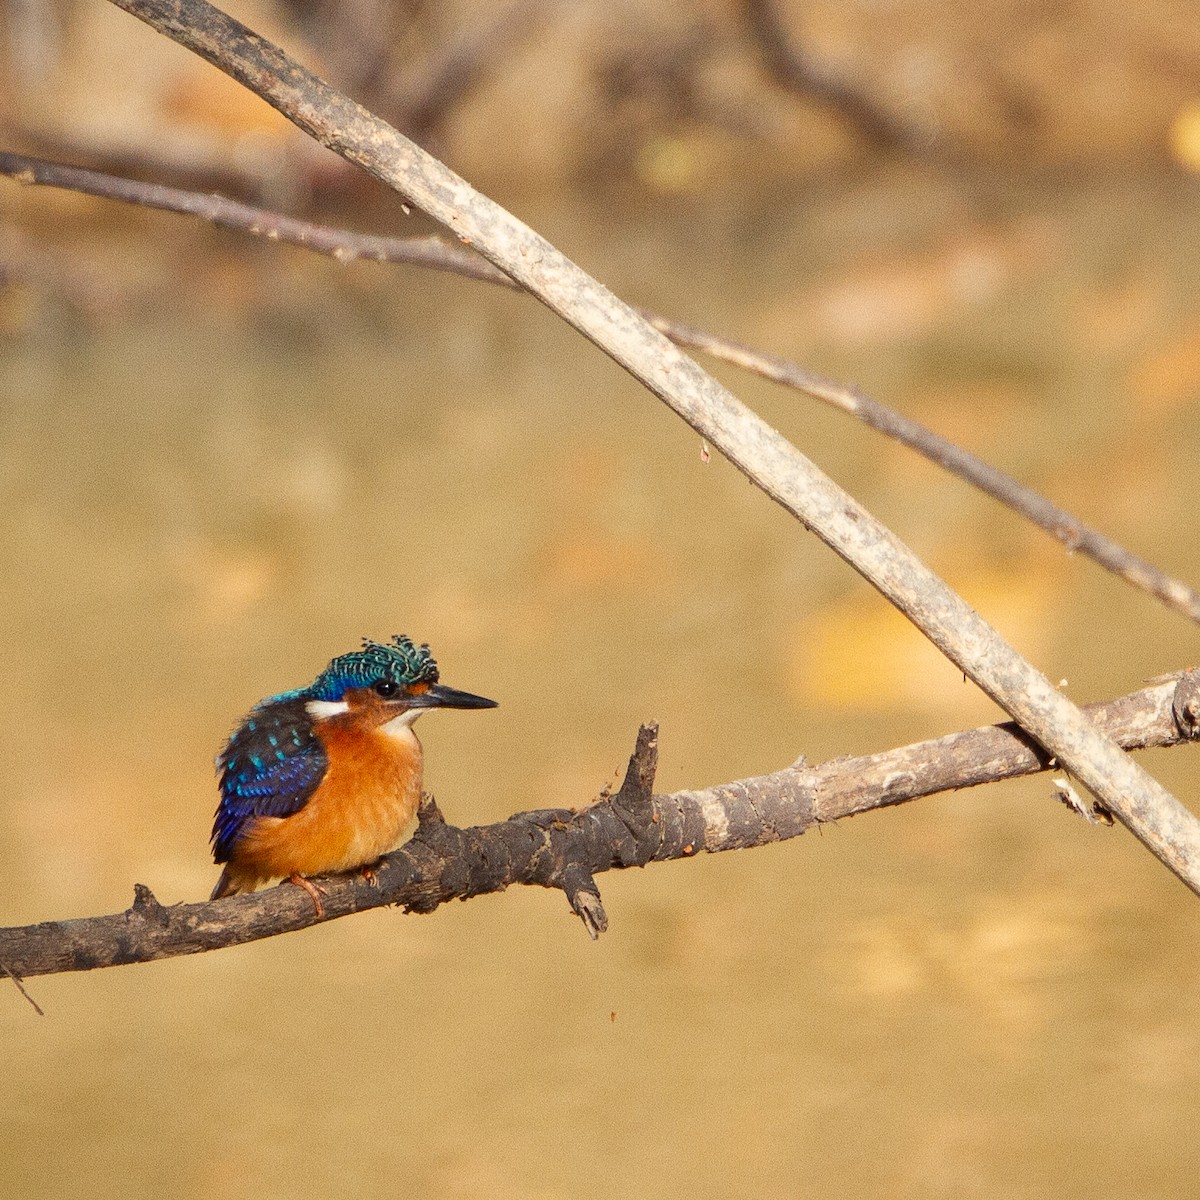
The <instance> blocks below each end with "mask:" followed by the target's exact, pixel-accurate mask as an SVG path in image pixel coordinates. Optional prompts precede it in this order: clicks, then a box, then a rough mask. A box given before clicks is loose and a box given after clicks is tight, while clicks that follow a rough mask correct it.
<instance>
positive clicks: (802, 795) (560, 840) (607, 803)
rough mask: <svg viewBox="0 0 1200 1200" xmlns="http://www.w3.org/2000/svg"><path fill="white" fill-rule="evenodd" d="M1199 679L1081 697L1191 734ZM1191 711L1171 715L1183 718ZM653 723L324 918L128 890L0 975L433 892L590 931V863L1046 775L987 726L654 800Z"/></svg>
mask: <svg viewBox="0 0 1200 1200" xmlns="http://www.w3.org/2000/svg"><path fill="white" fill-rule="evenodd" d="M1197 696H1200V673H1196V672H1190V673H1188V674H1186V675H1184V676H1183V677H1182V678H1181V679H1180V680H1179V681H1178V683H1175V682H1168V683H1162V684H1158V685H1157V686H1155V687H1151V688H1146V689H1144V690H1142V691H1140V692H1135V693H1133V694H1132V695H1129V696H1123V697H1121V698H1120V699H1118V700H1113V701H1110V702H1108V703H1105V704H1097V705H1092V706H1090V707H1089V708H1088V710H1087V711H1088V714H1089V716H1091V717H1092V719H1093V720H1094V721H1095V722H1096V723H1097V725H1099V726H1100V728H1102V729H1103V730H1104V731H1105V732H1106V733H1107V734H1108V735H1109V736H1111V737H1113V738H1114V739H1116V740H1117V741H1118V742H1119V743H1120V744H1121V745H1122V746H1124V747H1126V748H1127V749H1142V748H1146V747H1149V746H1171V745H1176V744H1178V743H1180V742H1184V741H1188V740H1189V739H1191V738H1194V737H1196V736H1197V730H1198V726H1197V723H1196V720H1195V713H1196V712H1200V707H1198V706H1197ZM1189 711H1190V712H1191V713H1192V715H1191V716H1188V715H1186V714H1187V713H1188V712H1189ZM657 757H658V731H657V727H656V726H654V725H644V726H643V727H642V728H641V730H640V731H639V732H638V738H637V746H636V748H635V750H634V753H633V756H632V757H631V758H630V760H629V768H628V770H627V771H626V774H625V780H624V782H623V783H622V785H621V788H620V790H619V791H617V792H616V793H614V794H613V795H611V796H606V797H602V798H601V799H600V800H598V801H597V802H596V803H594V804H591V805H589V806H588V807H586V808H583V809H580V810H578V811H576V810H574V809H569V808H554V809H540V810H537V811H534V812H524V813H518V814H517V815H516V816H513V817H510V818H509V819H508V820H507V821H500V822H498V823H496V824H494V825H481V826H475V827H473V828H469V829H459V828H457V827H455V826H453V825H447V824H446V823H445V821H444V820H443V819H442V815H441V813H440V812H439V811H438V809H437V806H436V804H434V803H433V801H432V800H429V801H427V802H426V804H425V805H424V806H423V807H422V810H421V823H420V826H419V828H418V830H417V832H416V834H415V835H414V836H413V838H412V839H411V840H410V841H409V842H407V843H406V844H405V845H404V846H401V847H400V849H399V850H396V851H394V852H393V853H392V854H389V855H388V856H387V857H386V858H385V859H383V860H382V862H381V864H380V865H379V867H378V868H377V869H376V878H375V882H374V884H372V883H369V882H368V881H367V880H365V879H364V878H363V877H362V876H361V875H360V874H357V873H355V874H351V875H340V876H333V877H330V878H329V879H327V880H323V881H322V882H323V886H325V887H326V888H327V894H326V895H325V896H324V898H323V904H324V908H325V915H324V917H318V916H317V915H316V914H315V912H314V909H313V904H312V901H311V900H310V899H309V897H308V895H307V894H306V893H305V892H304V891H302V890H301V889H300V888H297V887H293V886H291V885H290V884H288V885H283V886H280V887H277V888H270V889H268V890H266V891H263V892H256V893H255V894H253V895H249V896H231V897H229V898H227V899H224V900H216V901H210V902H208V903H202V904H175V905H170V906H165V905H162V904H159V902H158V901H157V900H156V899H155V898H154V896H153V894H152V893H151V892H150V889H149V888H147V887H145V886H144V885H142V884H137V885H136V886H135V889H134V902H133V904H132V906H131V907H130V908H128V909H126V910H125V911H124V912H120V913H114V914H112V915H110V916H102V917H85V918H82V919H80V920H74V921H46V922H43V923H42V924H39V925H28V926H24V927H20V928H12V929H0V970H3V972H4V973H7V974H11V975H12V976H14V977H15V978H17V979H20V978H22V977H28V976H30V975H46V974H52V973H55V972H61V971H87V970H91V969H92V968H94V967H114V966H121V965H123V964H126V963H135V962H149V961H151V960H153V959H158V958H170V957H174V956H176V955H181V954H196V953H199V952H200V951H202V950H216V949H220V948H221V947H223V946H235V945H239V944H240V943H242V942H251V941H255V940H257V939H259V938H264V937H272V936H274V935H275V934H280V933H288V932H291V931H292V930H296V929H304V928H305V927H307V926H309V925H315V924H317V923H319V922H320V921H321V920H333V919H334V918H336V917H344V916H347V915H349V914H350V913H354V912H362V911H363V910H365V909H369V908H378V907H380V906H382V905H389V904H394V905H399V906H400V907H401V908H403V909H404V910H405V911H407V912H419V913H429V912H433V910H434V909H436V908H437V907H438V906H439V905H441V904H445V903H446V902H447V901H448V900H466V899H468V898H469V897H471V896H479V895H483V894H484V893H487V892H500V891H503V890H504V889H505V888H508V887H510V886H512V885H513V884H536V885H538V886H541V887H547V888H557V889H560V890H561V891H562V892H563V893H564V894H565V895H566V897H567V900H568V902H569V903H570V905H571V908H572V909H573V910H574V912H575V913H576V914H577V915H578V916H579V917H580V919H581V920H582V921H583V923H584V926H585V927H586V928H587V930H588V932H589V933H590V934H591V935H592V937H596V936H597V935H598V934H599V933H601V932H603V931H604V929H605V928H606V926H607V917H606V915H605V912H604V906H603V904H602V903H601V901H600V892H599V889H598V887H597V886H596V882H595V877H596V876H597V875H599V874H602V873H603V872H605V871H612V870H620V869H623V868H625V867H643V866H646V865H647V864H648V863H651V862H663V861H666V860H668V859H677V858H690V857H692V856H693V855H696V854H699V853H700V852H701V851H707V852H708V853H717V852H718V851H721V850H742V849H747V848H749V847H752V846H763V845H766V844H767V843H770V842H779V841H784V840H786V839H788V838H794V837H799V836H800V835H801V834H802V833H804V832H805V831H806V830H808V829H810V828H812V826H813V825H818V824H824V823H828V822H831V821H836V820H838V819H839V818H841V817H847V816H852V815H854V814H855V813H861V812H866V811H868V810H870V809H874V808H884V807H887V806H889V805H894V804H902V803H904V802H905V801H908V800H914V799H917V798H918V797H920V796H927V795H930V794H932V793H934V792H940V791H948V790H952V789H955V788H964V787H972V786H974V785H976V784H979V783H985V782H990V781H993V780H998V779H1007V778H1011V777H1013V776H1016V775H1028V774H1032V773H1033V772H1036V771H1041V770H1045V769H1046V768H1047V767H1048V766H1049V765H1050V760H1049V758H1048V756H1047V755H1046V754H1045V752H1044V751H1042V750H1041V749H1040V748H1038V747H1037V746H1036V745H1035V744H1034V743H1033V742H1032V741H1031V740H1030V739H1029V737H1028V736H1027V735H1026V734H1024V733H1022V731H1021V730H1020V729H1019V728H1018V727H1017V726H1016V725H1014V724H1011V723H1009V724H1005V725H987V726H984V727H982V728H980V729H971V730H966V731H964V732H962V733H955V734H951V735H950V736H948V737H944V738H938V739H936V740H935V741H929V742H919V743H916V744H915V745H911V746H904V747H901V748H899V749H896V750H889V751H886V752H884V753H882V754H873V755H868V756H865V757H861V758H840V759H833V760H831V761H829V762H826V763H823V764H820V765H818V766H813V767H809V766H805V765H802V764H797V765H795V766H792V767H788V768H786V769H785V770H782V771H776V772H774V773H772V774H770V775H762V776H758V777H757V778H753V779H742V780H738V781H737V782H734V783H728V784H722V785H720V786H717V787H712V788H705V789H703V790H699V791H686V792H674V793H671V794H668V795H657V796H656V795H654V794H653V786H654V771H655V766H656V763H657Z"/></svg>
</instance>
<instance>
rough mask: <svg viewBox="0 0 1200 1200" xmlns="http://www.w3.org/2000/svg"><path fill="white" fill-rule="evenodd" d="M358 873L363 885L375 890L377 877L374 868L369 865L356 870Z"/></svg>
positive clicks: (377, 883)
mask: <svg viewBox="0 0 1200 1200" xmlns="http://www.w3.org/2000/svg"><path fill="white" fill-rule="evenodd" d="M358 873H359V874H360V875H361V876H362V877H363V880H364V882H365V883H367V884H368V885H369V886H370V887H373V888H377V887H378V886H379V876H378V875H376V874H375V867H374V865H373V864H371V863H367V864H366V866H362V867H359V868H358Z"/></svg>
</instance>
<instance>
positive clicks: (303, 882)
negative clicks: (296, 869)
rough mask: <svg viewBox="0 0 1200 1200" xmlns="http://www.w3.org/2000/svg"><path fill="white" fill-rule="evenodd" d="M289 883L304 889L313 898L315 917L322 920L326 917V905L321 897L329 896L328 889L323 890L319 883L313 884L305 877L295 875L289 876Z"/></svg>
mask: <svg viewBox="0 0 1200 1200" xmlns="http://www.w3.org/2000/svg"><path fill="white" fill-rule="evenodd" d="M288 883H294V884H295V885H296V887H298V888H303V889H304V890H305V891H306V892H307V893H308V894H309V896H311V897H312V902H313V915H314V916H316V917H318V918H320V917H323V916H324V915H325V905H323V904H322V903H321V897H322V896H328V895H329V890H328V889H327V888H323V887H322V886H321V885H320V884H319V883H313V881H312V880H311V879H308V878H306V877H305V876H304V875H300V874H295V873H293V874H292V875H289V876H288Z"/></svg>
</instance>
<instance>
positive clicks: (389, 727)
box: [380, 708, 425, 738]
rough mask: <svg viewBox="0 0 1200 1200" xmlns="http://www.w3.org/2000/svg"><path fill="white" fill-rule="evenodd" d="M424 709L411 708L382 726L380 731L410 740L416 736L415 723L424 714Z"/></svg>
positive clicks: (390, 735)
mask: <svg viewBox="0 0 1200 1200" xmlns="http://www.w3.org/2000/svg"><path fill="white" fill-rule="evenodd" d="M423 712H425V709H423V708H409V709H406V710H405V711H404V712H402V713H401V714H400V715H399V716H397V717H393V718H392V719H391V720H390V721H389V722H388V723H387V724H386V725H381V726H380V729H382V730H383V732H384V733H386V734H387V735H388V737H394V738H410V737H413V736H414V734H413V732H412V727H413V722H414V721H415V720H416V719H417V718H418V717H419V716H420V715H421V714H422V713H423Z"/></svg>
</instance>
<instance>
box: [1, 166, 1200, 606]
mask: <svg viewBox="0 0 1200 1200" xmlns="http://www.w3.org/2000/svg"><path fill="white" fill-rule="evenodd" d="M0 175H7V176H9V177H10V178H11V179H15V180H17V181H18V182H21V183H26V184H40V185H43V186H47V187H59V188H67V189H69V190H71V191H76V192H84V193H86V194H87V195H91V196H101V197H104V198H106V199H110V200H120V201H123V202H124V203H127V204H137V205H141V206H143V207H146V208H156V209H161V210H164V211H167V212H178V213H187V214H189V215H191V216H196V217H200V218H201V219H203V220H206V221H209V222H211V223H212V224H214V225H217V226H220V227H221V228H224V229H232V230H238V231H240V232H243V233H248V234H251V235H252V236H254V237H261V238H265V239H266V240H268V241H273V242H287V243H289V244H291V245H295V246H301V247H303V248H304V249H306V250H313V251H316V252H317V253H318V254H326V255H328V256H329V257H331V258H334V259H336V260H337V261H338V262H343V263H345V262H353V261H355V260H356V259H369V260H370V261H372V262H380V263H397V264H400V263H402V264H406V265H409V266H417V267H426V268H429V269H431V270H435V271H446V272H449V273H451V274H455V275H462V276H465V277H467V278H469V279H477V280H482V281H483V282H485V283H494V284H498V285H500V286H502V287H508V288H513V289H516V290H520V289H519V288H518V286H517V284H515V283H514V282H513V281H512V280H511V279H509V277H508V276H507V275H505V274H504V273H503V272H502V271H500V270H498V269H497V268H496V267H493V266H492V264H491V263H489V262H487V261H486V260H485V259H482V258H480V257H479V255H478V254H476V253H474V252H473V251H471V250H466V249H464V248H462V247H460V246H451V245H447V244H446V243H445V242H443V241H441V240H440V239H438V238H436V237H409V238H400V237H383V236H379V235H375V234H364V233H354V232H352V231H351V230H348V229H337V228H333V227H331V226H328V225H320V224H316V223H314V222H312V221H300V220H297V219H296V218H294V217H288V216H285V215H284V214H282V213H278V212H272V211H270V210H269V209H264V208H255V207H253V206H251V205H249V204H243V203H241V202H240V201H237V200H230V199H227V198H226V197H224V196H216V195H212V194H210V193H201V192H194V191H186V190H184V189H181V188H172V187H163V186H161V185H159V184H152V183H142V182H140V181H138V180H133V179H125V178H121V177H119V176H115V175H108V174H104V173H102V172H99V171H91V170H87V169H84V168H81V167H72V166H67V165H65V164H63V163H55V162H49V161H47V160H46V159H42V158H34V157H32V156H30V155H24V154H12V153H4V152H0ZM638 311H639V312H640V313H641V314H642V316H643V317H645V319H646V320H647V321H649V322H650V324H651V325H653V326H654V327H655V329H657V330H658V331H659V332H660V333H663V334H665V335H666V336H667V337H668V338H670V339H671V341H672V342H674V343H675V345H677V346H683V347H685V348H686V349H689V350H700V351H703V352H704V353H706V354H711V355H712V356H713V357H714V358H719V359H721V360H722V361H724V362H727V363H731V364H733V365H734V366H737V367H741V368H742V369H743V370H747V371H751V372H753V373H754V374H756V375H760V376H762V377H763V378H766V379H770V380H773V381H774V382H775V383H780V384H783V385H784V386H785V387H791V388H794V389H795V390H796V391H800V392H805V393H807V394H808V395H809V396H812V397H813V398H814V399H817V400H820V401H822V402H823V403H825V404H828V405H829V406H830V407H831V408H836V409H837V410H838V411H840V412H843V413H846V414H847V415H849V416H852V417H855V418H857V419H858V420H859V421H861V422H862V423H863V424H864V425H867V426H869V427H870V428H872V429H874V430H876V431H878V432H879V433H882V434H884V435H885V436H887V437H890V438H893V439H895V440H896V441H898V442H900V443H902V444H903V445H905V446H908V447H909V449H911V450H915V451H916V452H917V453H918V454H921V455H923V456H924V457H925V458H927V459H929V460H930V461H931V462H934V463H936V464H937V465H938V466H940V467H942V468H943V469H944V470H947V471H949V472H950V473H951V474H953V475H957V476H958V477H959V478H960V479H963V480H965V481H966V482H967V483H970V484H972V485H973V486H975V487H977V488H979V489H980V491H983V492H986V493H987V494H988V495H989V496H991V497H992V498H993V499H995V500H998V501H1000V503H1001V504H1004V505H1007V506H1008V507H1009V508H1011V509H1012V510H1013V511H1014V512H1016V513H1019V514H1020V515H1021V516H1023V517H1025V518H1026V519H1027V520H1029V521H1032V522H1033V524H1035V525H1037V526H1038V527H1039V528H1041V529H1043V530H1045V531H1046V532H1047V533H1049V534H1050V535H1051V536H1052V537H1054V538H1057V539H1058V541H1060V542H1061V543H1062V544H1063V545H1064V546H1066V547H1067V549H1068V550H1071V551H1073V552H1074V551H1078V552H1079V553H1081V554H1084V555H1086V556H1087V557H1088V558H1091V559H1093V560H1094V561H1095V562H1097V563H1099V564H1100V566H1102V567H1104V568H1105V569H1106V570H1108V571H1111V572H1112V573H1113V574H1115V575H1119V576H1120V577H1121V578H1122V579H1124V580H1125V581H1126V582H1127V583H1130V584H1132V585H1133V586H1134V587H1137V588H1140V589H1142V590H1143V591H1146V592H1148V593H1150V595H1152V596H1156V597H1157V598H1158V599H1159V600H1161V601H1162V602H1163V603H1164V604H1166V605H1167V606H1168V607H1170V608H1173V609H1174V610H1175V611H1176V612H1179V613H1182V614H1183V615H1184V616H1186V617H1189V618H1190V619H1191V620H1193V621H1197V622H1200V592H1197V591H1196V590H1195V589H1194V588H1192V587H1190V586H1189V585H1188V584H1186V583H1184V582H1183V581H1182V580H1179V579H1175V578H1173V577H1172V576H1170V575H1168V574H1166V572H1164V571H1161V570H1160V569H1159V568H1158V567H1156V566H1154V564H1153V563H1150V562H1147V561H1146V560H1145V559H1143V558H1141V557H1139V556H1138V555H1136V554H1133V553H1131V552H1130V551H1129V550H1126V549H1125V548H1124V547H1123V546H1121V545H1119V544H1118V543H1117V542H1114V541H1113V540H1112V539H1111V538H1109V537H1106V536H1105V535H1104V534H1102V533H1100V532H1099V531H1098V530H1095V529H1092V528H1091V527H1090V526H1088V525H1086V524H1084V522H1083V521H1081V520H1080V519H1079V518H1078V517H1077V516H1075V515H1074V514H1073V513H1071V512H1068V511H1067V510H1066V509H1065V508H1060V507H1059V506H1058V505H1057V504H1053V503H1051V501H1049V500H1047V499H1046V498H1045V497H1044V496H1040V495H1038V493H1037V492H1035V491H1034V490H1033V489H1032V488H1028V487H1026V486H1025V485H1024V484H1021V483H1018V482H1017V481H1016V480H1015V479H1013V478H1012V477H1011V476H1009V475H1006V474H1004V472H1003V471H999V470H997V469H996V468H995V467H993V466H991V465H989V464H988V463H986V462H984V461H983V460H982V459H980V458H977V457H976V456H975V455H974V454H971V453H970V452H969V451H967V450H964V449H962V448H961V447H960V446H956V445H955V444H954V443H953V442H950V441H947V440H946V439H945V438H943V437H940V436H939V435H938V434H936V433H934V432H933V430H931V429H927V428H926V427H925V426H923V425H921V424H919V423H918V422H917V421H913V420H910V419H909V418H908V417H905V416H903V415H902V414H901V413H898V412H896V410H895V409H891V408H888V407H887V406H886V405H884V404H880V403H879V402H878V401H877V400H873V399H871V398H870V397H869V396H865V395H864V394H863V393H862V392H861V391H859V390H858V389H857V388H852V387H847V386H845V385H844V384H839V383H835V382H834V381H833V380H830V379H825V378H823V377H822V376H820V375H818V374H816V373H815V372H813V371H808V370H805V369H804V368H803V367H801V366H799V365H798V364H796V363H794V362H790V361H789V360H788V359H786V358H781V357H780V356H778V355H774V354H768V353H767V352H765V351H762V350H755V349H753V348H752V347H750V346H745V345H742V344H741V343H739V342H735V341H732V340H730V339H729V338H724V337H720V336H718V335H717V334H713V333H709V332H707V331H706V330H704V329H698V328H696V327H695V326H692V325H687V324H685V323H684V322H682V321H676V320H674V319H673V318H671V317H664V316H661V315H660V314H658V313H653V312H649V311H647V310H646V309H639V310H638Z"/></svg>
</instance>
